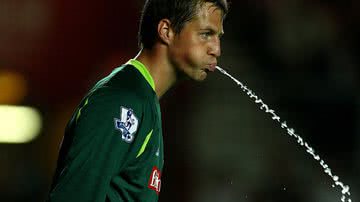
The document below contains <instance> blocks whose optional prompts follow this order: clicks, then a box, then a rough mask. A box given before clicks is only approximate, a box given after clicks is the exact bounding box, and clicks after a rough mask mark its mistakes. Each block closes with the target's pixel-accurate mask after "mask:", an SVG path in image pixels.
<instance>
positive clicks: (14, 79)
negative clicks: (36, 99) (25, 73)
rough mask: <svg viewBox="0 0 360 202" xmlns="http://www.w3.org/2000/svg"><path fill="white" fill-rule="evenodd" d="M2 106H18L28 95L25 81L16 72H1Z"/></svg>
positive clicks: (0, 94)
mask: <svg viewBox="0 0 360 202" xmlns="http://www.w3.org/2000/svg"><path fill="white" fill-rule="evenodd" d="M0 92H1V93H0V104H18V103H20V102H21V101H22V100H23V99H24V97H25V95H26V94H27V87H26V81H25V79H24V78H23V77H22V76H21V75H20V74H17V73H15V72H0Z"/></svg>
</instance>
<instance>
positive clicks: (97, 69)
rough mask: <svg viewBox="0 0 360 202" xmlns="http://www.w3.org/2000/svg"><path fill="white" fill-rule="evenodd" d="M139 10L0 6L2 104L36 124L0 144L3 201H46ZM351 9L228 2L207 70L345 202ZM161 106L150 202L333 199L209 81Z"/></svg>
mask: <svg viewBox="0 0 360 202" xmlns="http://www.w3.org/2000/svg"><path fill="white" fill-rule="evenodd" d="M142 4H143V1H141V0H137V1H126V2H125V1H118V0H117V1H115V0H106V1H92V0H88V1H70V0H53V1H47V0H0V104H1V105H13V106H29V107H33V108H34V109H37V110H38V111H39V113H40V114H41V117H42V127H41V132H40V133H39V136H37V137H36V138H35V139H34V140H32V141H30V142H27V143H23V144H20V143H0V201H1V202H12V201H13V202H20V201H21V202H22V201H27V202H33V201H34V202H35V201H42V200H44V198H45V196H46V194H47V192H48V189H49V186H50V183H51V179H52V175H53V172H54V169H55V166H56V159H57V154H58V153H57V152H58V148H59V144H60V141H61V139H62V135H63V131H64V127H65V125H66V123H67V121H68V119H69V118H70V116H71V114H72V112H73V110H74V109H75V107H76V106H77V104H78V103H79V102H80V100H81V98H82V97H83V96H84V94H85V93H86V92H87V90H88V89H89V88H90V87H91V86H92V85H93V84H94V83H95V82H96V81H97V80H98V79H100V78H102V77H103V76H105V75H107V74H108V73H110V72H111V70H112V69H113V68H115V67H117V66H120V65H121V64H122V63H124V62H126V61H127V60H129V59H130V58H132V57H134V56H135V55H136V54H137V52H138V48H137V36H136V35H137V27H138V23H139V16H140V11H141V7H142ZM359 13H360V3H359V1H349V0H342V1H340V0H335V1H325V0H312V1H310V0H292V1H288V0H278V1H269V0H263V1H259V0H247V1H246V0H241V1H235V0H233V1H232V4H231V11H230V13H229V15H228V17H227V19H226V21H225V24H224V29H225V33H226V34H225V36H224V38H223V41H222V57H221V59H220V63H219V66H221V67H223V68H224V69H226V70H228V71H229V72H230V73H231V74H232V75H233V76H234V77H236V78H238V79H239V80H240V81H242V82H243V83H244V84H246V85H247V86H248V87H249V88H251V89H252V90H253V91H254V92H255V93H256V94H257V95H258V96H260V97H261V98H262V99H263V101H264V102H265V103H266V104H268V105H269V106H270V108H271V109H274V110H275V112H276V113H277V114H278V115H279V116H280V117H281V120H286V121H287V123H288V125H289V126H290V127H292V128H294V129H295V131H296V133H297V134H299V135H301V136H302V137H303V138H304V139H305V140H306V141H307V142H308V143H309V144H310V145H311V146H312V147H313V148H314V149H315V152H316V153H317V154H319V155H320V156H321V157H322V158H323V159H324V160H325V162H326V163H327V164H328V165H329V166H330V168H331V169H332V172H333V174H335V175H338V176H339V177H340V181H342V182H344V183H345V184H346V185H349V186H350V187H351V189H350V192H351V194H352V200H353V201H358V200H359V198H360V196H359V194H360V175H359V172H358V171H359V169H360V161H359V160H360V137H359V135H360V124H359V123H360V107H359V105H360V94H359V92H360V91H359V87H360V69H359V65H360V61H359V60H360V59H359V52H360V38H359V36H360V35H359V34H360V33H359V32H360V16H359ZM161 103H162V113H163V126H164V128H163V132H164V142H165V168H164V171H163V175H162V180H163V182H162V193H161V195H160V201H162V202H164V201H173V202H180V201H191V202H203V201H204V202H238V201H241V202H264V201H267V202H279V201H280V202H281V201H286V202H287V201H291V202H297V201H299V202H310V201H313V202H330V201H334V202H335V201H341V200H340V198H341V190H340V188H339V187H335V188H333V187H332V184H334V183H333V181H332V180H331V179H330V178H329V177H328V176H327V175H326V174H325V173H324V172H323V169H322V167H321V166H320V165H319V163H318V162H316V161H315V160H314V159H313V158H312V157H311V156H310V155H308V154H307V153H306V151H305V149H304V147H300V146H299V145H298V144H297V143H296V141H295V139H293V138H290V137H289V136H288V135H287V134H286V132H285V131H284V130H282V129H281V128H280V127H279V124H277V123H275V122H274V121H272V120H271V117H270V116H269V115H267V114H265V113H264V112H263V111H261V110H260V109H259V106H258V105H256V104H255V103H254V102H253V101H251V100H250V99H249V98H248V97H247V96H246V95H245V94H244V93H243V92H242V91H241V90H240V88H239V87H237V86H236V85H235V83H233V82H232V81H231V80H230V79H228V78H227V77H225V76H224V75H221V74H220V73H219V72H217V73H214V74H211V75H209V77H208V79H207V80H206V81H204V82H202V83H194V82H185V83H182V84H180V85H178V86H177V87H176V88H175V89H174V90H172V91H171V92H169V93H167V94H166V95H165V96H164V97H163V99H162V100H161ZM0 117H1V118H0V121H4V119H5V118H4V117H3V116H0ZM1 119H2V120H1ZM18 127H22V123H18ZM0 133H3V134H0V135H2V136H6V133H7V132H6V131H4V130H2V129H1V128H0Z"/></svg>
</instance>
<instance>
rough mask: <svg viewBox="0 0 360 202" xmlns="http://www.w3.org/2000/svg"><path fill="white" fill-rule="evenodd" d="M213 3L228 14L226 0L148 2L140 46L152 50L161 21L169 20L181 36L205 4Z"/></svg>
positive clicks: (142, 21) (144, 12)
mask: <svg viewBox="0 0 360 202" xmlns="http://www.w3.org/2000/svg"><path fill="white" fill-rule="evenodd" d="M206 2H209V3H213V4H214V5H215V6H217V7H218V8H219V9H221V10H222V12H223V17H225V15H226V14H227V12H228V3H227V1H226V0H146V2H145V5H144V8H143V11H142V16H141V21H140V28H139V35H138V38H139V46H141V47H143V48H148V49H150V48H151V47H152V46H153V45H154V43H155V41H156V40H157V38H158V36H157V35H158V33H157V31H158V30H157V28H158V24H159V21H160V20H161V19H169V20H170V22H171V26H172V28H173V30H174V31H175V32H176V33H177V34H179V33H180V32H181V30H182V28H183V27H184V25H185V23H187V22H189V21H190V20H192V19H193V18H194V17H195V15H196V13H197V11H198V9H199V8H200V6H201V5H203V4H204V3H206Z"/></svg>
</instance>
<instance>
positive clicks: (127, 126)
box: [114, 107, 139, 143]
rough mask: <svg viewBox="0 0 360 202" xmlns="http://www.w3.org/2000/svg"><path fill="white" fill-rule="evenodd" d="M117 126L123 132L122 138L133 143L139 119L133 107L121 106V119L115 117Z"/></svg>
mask: <svg viewBox="0 0 360 202" xmlns="http://www.w3.org/2000/svg"><path fill="white" fill-rule="evenodd" d="M114 122H115V128H116V129H117V130H120V131H121V133H122V139H123V140H124V141H125V142H127V143H131V142H132V141H133V140H134V135H135V133H136V131H137V129H138V125H139V120H138V118H137V117H136V115H135V113H134V111H133V110H132V109H128V108H125V107H121V112H120V119H118V118H114Z"/></svg>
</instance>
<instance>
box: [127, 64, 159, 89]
mask: <svg viewBox="0 0 360 202" xmlns="http://www.w3.org/2000/svg"><path fill="white" fill-rule="evenodd" d="M126 64H131V65H133V66H134V67H135V68H136V69H137V70H139V72H140V73H141V74H142V75H143V76H144V78H145V79H146V81H147V82H148V83H149V84H150V86H151V88H152V89H153V90H154V91H155V83H154V79H153V78H152V76H151V74H150V73H149V71H148V70H147V69H146V67H145V65H144V64H143V63H141V62H140V61H138V60H136V59H131V60H129V61H128V62H127V63H126Z"/></svg>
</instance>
